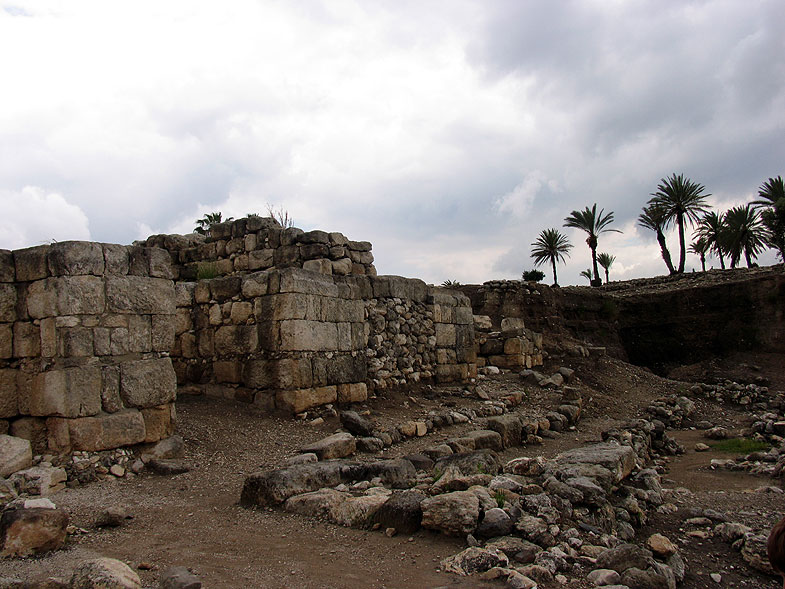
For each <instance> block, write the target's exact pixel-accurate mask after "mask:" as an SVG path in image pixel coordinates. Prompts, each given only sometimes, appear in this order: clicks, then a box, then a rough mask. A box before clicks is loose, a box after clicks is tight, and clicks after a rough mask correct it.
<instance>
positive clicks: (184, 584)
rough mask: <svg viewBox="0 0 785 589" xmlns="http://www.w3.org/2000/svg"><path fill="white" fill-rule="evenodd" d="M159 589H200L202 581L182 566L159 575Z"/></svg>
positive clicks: (171, 568) (170, 568)
mask: <svg viewBox="0 0 785 589" xmlns="http://www.w3.org/2000/svg"><path fill="white" fill-rule="evenodd" d="M159 587H160V589H201V588H202V581H201V580H200V579H199V577H197V576H196V575H194V574H193V573H192V572H191V571H189V570H188V569H187V568H185V567H183V566H175V567H169V568H168V569H166V570H165V571H164V572H163V573H161V582H160V583H159Z"/></svg>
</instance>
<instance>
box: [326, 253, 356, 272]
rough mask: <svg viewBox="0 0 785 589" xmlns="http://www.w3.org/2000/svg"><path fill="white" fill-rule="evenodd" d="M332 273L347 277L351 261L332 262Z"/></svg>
mask: <svg viewBox="0 0 785 589" xmlns="http://www.w3.org/2000/svg"><path fill="white" fill-rule="evenodd" d="M331 257H332V256H331ZM332 273H333V274H335V275H337V276H348V275H349V274H351V273H352V261H351V260H350V259H349V258H338V259H337V260H333V262H332Z"/></svg>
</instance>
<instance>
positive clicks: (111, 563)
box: [69, 558, 142, 589]
mask: <svg viewBox="0 0 785 589" xmlns="http://www.w3.org/2000/svg"><path fill="white" fill-rule="evenodd" d="M69 586H70V588H71V589H141V587H142V582H141V581H140V580H139V575H137V574H136V573H135V572H134V571H133V570H131V568H130V567H129V566H128V565H127V564H125V563H123V562H120V561H119V560H115V559H114V558H96V559H95V560H88V561H86V562H83V563H82V564H80V565H78V566H77V567H76V569H74V573H73V575H72V576H71V584H70V585H69Z"/></svg>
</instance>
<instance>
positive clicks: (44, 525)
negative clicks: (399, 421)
mask: <svg viewBox="0 0 785 589" xmlns="http://www.w3.org/2000/svg"><path fill="white" fill-rule="evenodd" d="M67 527H68V514H67V513H66V512H65V511H64V510H62V509H47V508H44V507H33V508H29V509H9V510H6V511H5V512H4V513H3V517H2V519H0V543H2V550H0V556H12V557H14V556H15V557H24V556H31V555H33V554H38V553H41V552H48V551H50V550H57V549H58V548H60V547H61V546H62V545H63V544H64V543H65V538H66V528H67Z"/></svg>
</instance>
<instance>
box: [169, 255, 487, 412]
mask: <svg viewBox="0 0 785 589" xmlns="http://www.w3.org/2000/svg"><path fill="white" fill-rule="evenodd" d="M176 290H177V310H176V320H175V324H176V327H175V334H176V339H175V344H174V347H173V350H172V356H173V358H174V364H175V369H176V372H177V375H178V379H179V381H180V383H181V384H188V383H198V384H199V385H201V386H200V389H202V390H204V391H206V392H207V393H208V394H213V395H220V396H226V397H231V398H234V399H238V400H242V401H247V402H253V403H256V404H258V405H262V406H264V407H265V408H269V409H272V408H277V409H281V410H284V411H288V412H294V413H299V412H302V411H304V410H306V409H310V408H312V407H315V406H318V405H324V404H327V403H335V402H338V403H348V402H358V401H364V400H365V399H366V398H367V395H368V388H369V387H370V388H371V389H383V388H387V387H390V386H395V385H402V384H406V383H413V382H419V381H420V380H421V379H435V380H437V381H439V382H450V381H465V380H467V379H468V378H470V377H473V376H474V375H475V373H476V367H475V364H474V333H473V329H472V325H471V308H470V306H469V300H468V299H467V298H466V297H464V296H463V295H461V294H459V293H452V294H450V293H447V292H441V290H442V289H435V288H434V287H429V286H427V285H426V284H425V283H424V282H422V281H420V280H411V279H405V278H400V277H396V276H326V275H323V274H319V273H315V272H310V271H307V270H302V269H296V268H289V269H282V270H267V271H261V272H255V273H252V274H248V275H244V276H229V277H223V278H217V279H213V280H203V281H199V282H196V283H179V284H178V285H177V287H176Z"/></svg>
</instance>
